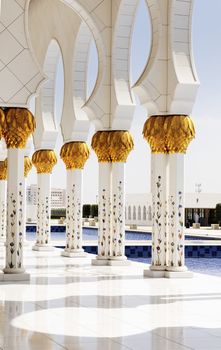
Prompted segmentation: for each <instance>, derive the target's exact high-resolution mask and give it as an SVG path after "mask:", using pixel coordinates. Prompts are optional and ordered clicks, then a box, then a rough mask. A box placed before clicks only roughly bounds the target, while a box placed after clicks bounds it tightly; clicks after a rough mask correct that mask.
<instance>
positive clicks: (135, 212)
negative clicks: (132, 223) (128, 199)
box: [133, 205, 137, 220]
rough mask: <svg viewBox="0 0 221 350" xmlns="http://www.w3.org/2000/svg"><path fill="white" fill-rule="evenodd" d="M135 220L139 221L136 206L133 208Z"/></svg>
mask: <svg viewBox="0 0 221 350" xmlns="http://www.w3.org/2000/svg"><path fill="white" fill-rule="evenodd" d="M133 220H137V210H136V207H135V205H134V206H133Z"/></svg>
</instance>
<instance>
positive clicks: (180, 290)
mask: <svg viewBox="0 0 221 350" xmlns="http://www.w3.org/2000/svg"><path fill="white" fill-rule="evenodd" d="M0 251H1V255H0V256H1V258H0V263H1V267H3V266H4V247H0ZM91 258H92V256H91V255H88V258H84V259H76V258H74V259H73V258H64V257H61V256H60V250H58V249H56V250H55V251H53V252H34V251H31V249H30V248H28V247H27V248H26V250H25V266H26V268H27V272H29V273H31V281H30V283H29V282H17V283H9V282H4V283H1V284H0V349H1V350H21V349H22V350H27V349H31V350H55V349H56V350H58V349H60V350H61V349H67V350H94V349H96V350H118V349H122V350H123V349H133V350H161V349H162V350H184V349H195V350H216V349H217V350H218V349H219V350H220V349H221V313H220V310H221V278H220V277H218V276H210V275H203V274H195V275H194V278H193V279H187V280H186V279H178V280H176V279H170V280H169V279H148V278H143V269H144V267H146V265H145V264H142V263H135V262H132V263H131V265H130V266H122V267H110V266H108V267H107V266H105V267H102V266H91V262H90V260H91Z"/></svg>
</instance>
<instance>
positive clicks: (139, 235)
mask: <svg viewBox="0 0 221 350" xmlns="http://www.w3.org/2000/svg"><path fill="white" fill-rule="evenodd" d="M35 232H36V226H28V227H27V239H28V240H29V241H32V240H34V239H35ZM97 232H98V231H97V228H84V229H83V240H97ZM51 238H52V239H53V240H58V241H59V240H64V239H65V226H52V227H51ZM126 239H127V240H136V241H140V240H145V241H146V240H150V239H151V233H150V232H145V233H143V232H136V231H126Z"/></svg>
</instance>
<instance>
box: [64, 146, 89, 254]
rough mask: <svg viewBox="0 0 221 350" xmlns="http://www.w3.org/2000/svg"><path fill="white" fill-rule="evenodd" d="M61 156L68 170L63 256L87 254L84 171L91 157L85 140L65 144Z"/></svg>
mask: <svg viewBox="0 0 221 350" xmlns="http://www.w3.org/2000/svg"><path fill="white" fill-rule="evenodd" d="M60 156H61V158H62V160H63V162H64V163H65V165H66V170H67V204H66V205H67V206H66V246H65V249H64V252H62V256H66V257H75V256H76V257H79V256H82V257H83V256H85V254H84V251H83V249H82V171H83V168H84V165H85V163H86V161H87V159H88V157H89V148H88V146H87V144H86V143H85V142H79V141H72V142H68V143H66V144H64V145H63V147H62V149H61V153H60Z"/></svg>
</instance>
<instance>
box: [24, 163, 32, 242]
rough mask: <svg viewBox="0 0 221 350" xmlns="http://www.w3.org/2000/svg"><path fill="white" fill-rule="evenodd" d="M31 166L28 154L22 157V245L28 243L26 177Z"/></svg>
mask: <svg viewBox="0 0 221 350" xmlns="http://www.w3.org/2000/svg"><path fill="white" fill-rule="evenodd" d="M31 168H32V162H31V159H30V158H29V157H28V156H25V157H24V220H23V225H24V229H23V231H24V245H28V241H27V239H26V224H27V196H26V192H27V177H28V174H29V171H30V170H31Z"/></svg>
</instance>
